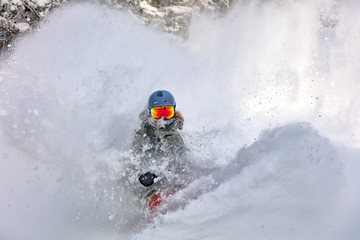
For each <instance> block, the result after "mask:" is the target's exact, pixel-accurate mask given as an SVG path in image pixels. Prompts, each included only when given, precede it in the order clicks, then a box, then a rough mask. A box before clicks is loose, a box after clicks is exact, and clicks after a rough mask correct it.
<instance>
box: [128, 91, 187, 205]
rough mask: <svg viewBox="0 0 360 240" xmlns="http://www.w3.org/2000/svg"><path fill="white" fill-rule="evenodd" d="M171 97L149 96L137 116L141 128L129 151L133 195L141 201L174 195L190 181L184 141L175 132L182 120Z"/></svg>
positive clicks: (159, 92) (163, 92)
mask: <svg viewBox="0 0 360 240" xmlns="http://www.w3.org/2000/svg"><path fill="white" fill-rule="evenodd" d="M175 108H176V103H175V98H174V96H173V95H172V94H171V93H170V92H168V91H165V90H159V91H155V92H154V93H152V94H151V95H150V97H149V100H148V105H147V108H146V109H145V110H144V111H143V112H142V113H141V114H140V116H139V117H140V119H141V120H142V123H141V128H140V129H139V130H138V131H136V133H135V139H134V141H133V146H132V148H133V149H132V151H133V154H134V155H135V158H136V159H137V160H138V161H137V166H134V167H135V168H136V173H137V175H138V176H137V177H138V185H137V187H136V188H137V192H138V194H139V195H140V196H139V197H140V198H142V199H146V198H151V197H153V198H156V199H153V200H154V201H152V202H150V203H149V204H150V206H149V207H150V208H151V204H153V205H157V204H158V203H159V201H160V200H159V198H160V195H159V194H161V193H163V194H166V193H170V192H176V190H178V189H181V188H183V187H184V186H186V184H188V181H189V180H190V178H191V174H190V169H191V167H190V166H189V163H188V161H187V158H186V148H185V145H184V141H183V139H182V137H181V135H180V133H179V132H178V130H182V129H183V125H184V118H183V116H182V115H181V113H180V112H179V111H176V110H175Z"/></svg>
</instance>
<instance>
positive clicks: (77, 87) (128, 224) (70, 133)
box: [0, 0, 360, 240]
mask: <svg viewBox="0 0 360 240" xmlns="http://www.w3.org/2000/svg"><path fill="white" fill-rule="evenodd" d="M359 10H360V6H359V3H357V2H356V1H347V2H345V1H343V2H339V3H338V4H335V2H333V1H330V0H329V1H325V0H324V1H303V2H301V3H300V2H297V1H291V2H290V1H273V2H268V3H262V4H257V3H253V4H241V5H240V4H238V5H237V6H235V7H234V8H233V10H232V12H231V13H230V14H229V15H228V16H227V17H225V18H224V19H218V20H214V19H209V18H205V17H204V18H203V19H194V21H193V24H192V27H191V30H190V35H189V39H188V40H187V41H186V42H183V41H182V40H181V39H178V38H177V37H175V36H172V35H167V34H163V33H160V32H158V31H155V30H152V29H151V28H149V27H144V26H141V25H140V24H139V23H137V22H136V20H135V19H134V18H133V17H132V16H129V15H128V14H126V13H121V12H119V11H116V10H111V9H108V8H105V7H100V6H98V5H93V4H84V3H81V4H78V5H71V6H69V7H67V8H65V9H62V10H60V11H58V12H57V13H55V14H53V15H52V16H51V17H50V19H49V21H48V22H46V23H44V24H43V25H42V26H40V28H39V29H38V30H37V31H35V32H34V33H32V34H28V35H27V36H25V37H24V38H22V39H21V40H20V41H19V42H18V43H17V48H16V50H15V52H14V53H12V54H11V55H10V56H6V58H4V57H3V58H2V59H1V73H0V123H1V128H0V133H1V138H0V149H1V152H0V154H1V155H0V156H1V161H0V165H1V166H0V194H1V198H0V239H6V240H7V239H11V240H13V239H19V240H23V239H39V240H42V239H143V238H146V239H234V238H236V239H289V238H291V239H358V237H359V235H360V232H359V222H360V221H359V220H360V204H359V203H360V199H359V198H360V193H359V188H358V185H359V183H360V174H359V171H360V163H359V157H360V151H359V146H360V110H359V109H360V101H358V99H357V95H358V92H359V90H360V89H359V88H360V87H359V80H358V77H357V76H358V74H359V71H360V69H359V68H358V63H359V60H360V55H359V54H358V48H359V47H358V42H359V41H360V29H359V26H357V25H354V24H353V23H354V22H359V20H360V19H359V15H358V12H359ZM320 19H322V21H320ZM329 22H331V23H337V24H335V25H334V24H325V23H329ZM324 25H331V27H327V28H324V27H323V26H324ZM156 89H168V90H170V91H171V92H173V93H174V95H175V97H176V100H177V106H178V109H179V110H180V111H181V112H182V113H183V115H184V116H185V128H184V131H183V135H184V138H185V141H186V145H187V146H188V147H189V155H190V157H191V159H192V161H193V162H194V163H196V164H198V165H200V166H202V167H203V168H209V169H210V168H214V167H215V168H216V169H218V170H215V171H214V172H213V174H212V175H211V176H207V177H203V178H200V179H199V180H198V181H196V182H194V183H193V184H192V185H191V186H189V188H188V189H186V190H185V191H184V192H181V193H178V194H177V195H176V196H174V199H173V203H175V204H179V205H178V206H181V207H179V208H178V209H177V210H176V211H173V212H169V213H167V214H166V215H164V216H161V217H159V218H157V219H155V222H154V223H153V224H145V223H143V222H142V221H141V219H142V218H141V217H142V216H141V215H142V209H141V206H138V205H137V203H136V202H135V201H134V200H133V196H132V194H131V193H129V192H128V191H127V190H126V188H124V187H123V186H122V183H123V182H121V181H119V179H120V177H121V175H122V173H123V167H124V165H123V164H124V162H126V161H130V160H131V155H130V154H129V152H128V148H129V144H130V142H131V136H132V134H133V131H134V129H136V128H137V126H138V124H139V121H138V119H137V116H138V114H139V113H140V112H141V111H142V109H143V107H144V106H145V103H146V100H147V97H148V95H149V94H150V93H151V92H152V91H153V90H156ZM264 131H265V132H264ZM194 192H195V193H197V192H202V194H201V195H197V194H193V193H194ZM184 196H185V198H183V197H184ZM184 203H185V205H184ZM169 204H170V203H169Z"/></svg>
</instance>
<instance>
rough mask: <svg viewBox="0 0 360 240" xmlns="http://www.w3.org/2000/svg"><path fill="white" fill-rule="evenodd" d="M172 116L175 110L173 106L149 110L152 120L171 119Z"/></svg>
mask: <svg viewBox="0 0 360 240" xmlns="http://www.w3.org/2000/svg"><path fill="white" fill-rule="evenodd" d="M174 114H175V109H174V107H173V106H162V107H153V108H151V109H150V115H151V117H152V118H154V119H160V118H162V117H164V118H165V119H171V118H172V117H173V116H174Z"/></svg>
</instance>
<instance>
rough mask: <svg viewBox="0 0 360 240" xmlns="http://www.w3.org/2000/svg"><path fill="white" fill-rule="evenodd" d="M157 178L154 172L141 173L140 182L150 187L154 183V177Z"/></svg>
mask: <svg viewBox="0 0 360 240" xmlns="http://www.w3.org/2000/svg"><path fill="white" fill-rule="evenodd" d="M155 178H157V176H156V175H155V174H154V173H151V172H147V173H145V174H141V175H140V177H139V182H140V183H141V184H142V185H143V186H144V187H150V186H151V185H153V184H154V179H155Z"/></svg>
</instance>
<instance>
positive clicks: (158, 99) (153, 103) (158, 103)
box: [148, 90, 176, 109]
mask: <svg viewBox="0 0 360 240" xmlns="http://www.w3.org/2000/svg"><path fill="white" fill-rule="evenodd" d="M162 106H173V107H174V108H175V107H176V102H175V98H174V96H173V95H172V94H171V93H170V92H168V91H166V90H158V91H156V92H153V93H152V94H151V95H150V97H149V101H148V108H149V109H151V108H153V107H162Z"/></svg>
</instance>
